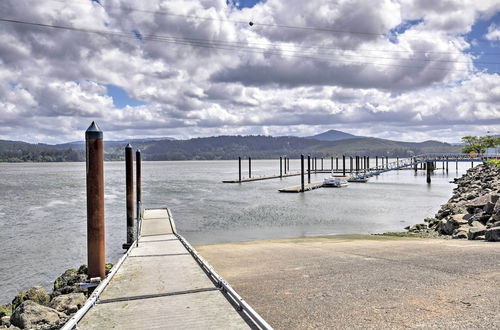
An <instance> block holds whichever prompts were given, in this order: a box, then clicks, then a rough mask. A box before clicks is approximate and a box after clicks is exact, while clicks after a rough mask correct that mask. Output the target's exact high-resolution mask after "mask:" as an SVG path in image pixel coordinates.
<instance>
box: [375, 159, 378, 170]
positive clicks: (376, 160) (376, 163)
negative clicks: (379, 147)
mask: <svg viewBox="0 0 500 330" xmlns="http://www.w3.org/2000/svg"><path fill="white" fill-rule="evenodd" d="M375 168H376V169H377V170H378V156H375Z"/></svg>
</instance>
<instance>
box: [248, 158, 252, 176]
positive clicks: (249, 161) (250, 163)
mask: <svg viewBox="0 0 500 330" xmlns="http://www.w3.org/2000/svg"><path fill="white" fill-rule="evenodd" d="M251 177H252V157H248V178H249V179H250V178H251Z"/></svg>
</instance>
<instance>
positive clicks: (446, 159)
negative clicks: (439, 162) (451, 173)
mask: <svg viewBox="0 0 500 330" xmlns="http://www.w3.org/2000/svg"><path fill="white" fill-rule="evenodd" d="M448 163H449V161H448V156H446V173H448Z"/></svg>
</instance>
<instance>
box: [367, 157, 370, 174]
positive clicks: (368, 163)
mask: <svg viewBox="0 0 500 330" xmlns="http://www.w3.org/2000/svg"><path fill="white" fill-rule="evenodd" d="M366 168H367V169H368V171H369V170H370V156H366Z"/></svg>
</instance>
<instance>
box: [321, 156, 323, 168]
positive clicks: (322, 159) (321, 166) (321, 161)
mask: <svg viewBox="0 0 500 330" xmlns="http://www.w3.org/2000/svg"><path fill="white" fill-rule="evenodd" d="M321 170H322V171H323V157H321Z"/></svg>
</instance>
